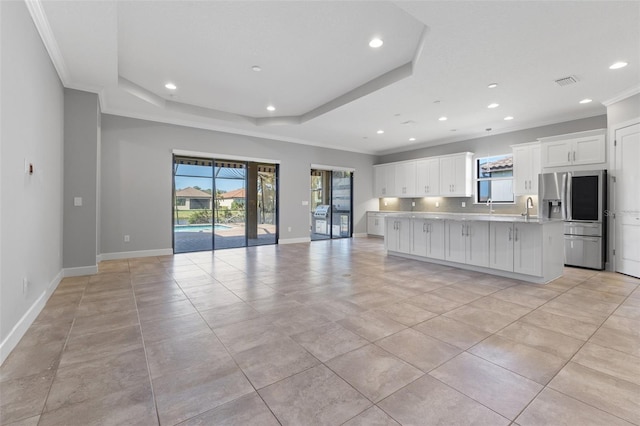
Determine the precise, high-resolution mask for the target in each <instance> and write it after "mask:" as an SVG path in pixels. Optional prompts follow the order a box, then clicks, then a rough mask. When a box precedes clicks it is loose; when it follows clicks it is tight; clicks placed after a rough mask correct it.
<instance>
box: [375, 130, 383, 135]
mask: <svg viewBox="0 0 640 426" xmlns="http://www.w3.org/2000/svg"><path fill="white" fill-rule="evenodd" d="M376 133H377V134H379V135H381V134H383V133H384V130H378V131H377V132H376Z"/></svg>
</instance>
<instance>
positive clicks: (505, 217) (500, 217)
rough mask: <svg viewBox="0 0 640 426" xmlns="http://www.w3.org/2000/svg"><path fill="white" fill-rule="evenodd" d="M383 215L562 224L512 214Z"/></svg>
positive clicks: (386, 214) (552, 220)
mask: <svg viewBox="0 0 640 426" xmlns="http://www.w3.org/2000/svg"><path fill="white" fill-rule="evenodd" d="M380 213H385V217H390V218H412V219H434V220H438V219H441V220H460V221H472V220H475V221H482V222H515V223H533V224H545V223H555V222H562V219H548V218H539V217H537V216H530V217H529V218H528V219H527V218H526V217H525V216H523V215H514V214H482V213H431V212H389V213H386V212H380Z"/></svg>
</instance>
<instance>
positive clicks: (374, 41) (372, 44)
mask: <svg viewBox="0 0 640 426" xmlns="http://www.w3.org/2000/svg"><path fill="white" fill-rule="evenodd" d="M383 44H384V42H383V41H382V40H380V39H379V38H377V37H376V38H372V39H371V41H370V42H369V47H373V48H374V49H377V48H378V47H380V46H382V45H383Z"/></svg>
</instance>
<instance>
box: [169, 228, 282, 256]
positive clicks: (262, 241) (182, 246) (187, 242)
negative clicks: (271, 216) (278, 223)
mask: <svg viewBox="0 0 640 426" xmlns="http://www.w3.org/2000/svg"><path fill="white" fill-rule="evenodd" d="M225 226H230V227H231V229H225V230H216V231H215V232H214V235H213V238H211V232H207V231H202V232H174V234H173V235H174V251H175V253H187V252H192V251H206V250H213V249H214V248H215V249H216V250H218V249H225V248H236V247H244V246H245V227H244V224H233V225H229V224H225ZM275 243H276V227H275V225H269V224H260V225H258V238H250V239H248V240H246V244H247V245H248V246H260V245H267V244H275Z"/></svg>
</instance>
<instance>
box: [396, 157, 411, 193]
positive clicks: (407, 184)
mask: <svg viewBox="0 0 640 426" xmlns="http://www.w3.org/2000/svg"><path fill="white" fill-rule="evenodd" d="M415 192H416V162H415V161H407V162H404V163H397V164H396V165H395V190H394V194H395V196H397V197H413V196H414V195H415Z"/></svg>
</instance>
